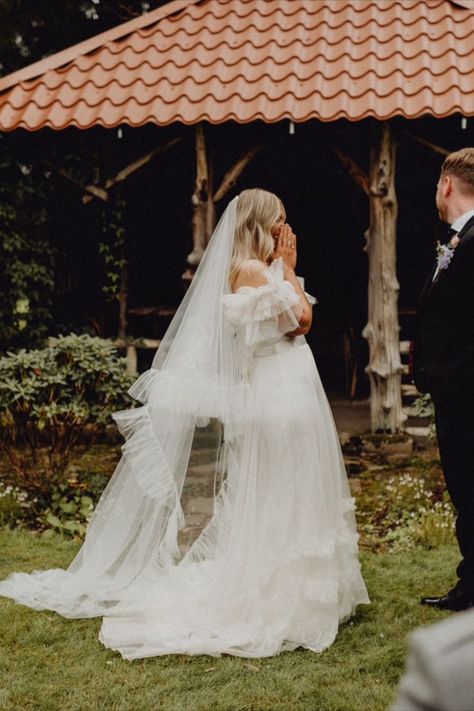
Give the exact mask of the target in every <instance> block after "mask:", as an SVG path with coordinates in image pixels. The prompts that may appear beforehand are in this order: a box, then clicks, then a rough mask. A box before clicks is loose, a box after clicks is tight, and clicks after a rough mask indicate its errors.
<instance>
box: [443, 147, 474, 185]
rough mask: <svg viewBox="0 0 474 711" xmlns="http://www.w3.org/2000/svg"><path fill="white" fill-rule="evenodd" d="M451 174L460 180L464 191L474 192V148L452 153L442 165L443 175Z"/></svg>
mask: <svg viewBox="0 0 474 711" xmlns="http://www.w3.org/2000/svg"><path fill="white" fill-rule="evenodd" d="M445 175H451V176H453V177H454V178H457V179H458V181H459V188H460V190H461V192H463V193H469V194H471V193H474V148H462V149H461V150H460V151H455V152H454V153H450V154H449V155H448V156H447V157H446V159H445V161H444V163H443V165H442V166H441V176H442V177H444V176H445Z"/></svg>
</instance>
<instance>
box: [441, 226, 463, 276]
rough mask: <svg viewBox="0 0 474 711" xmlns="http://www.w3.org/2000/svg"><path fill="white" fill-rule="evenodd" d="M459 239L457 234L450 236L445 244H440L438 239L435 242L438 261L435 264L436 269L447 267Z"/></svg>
mask: <svg viewBox="0 0 474 711" xmlns="http://www.w3.org/2000/svg"><path fill="white" fill-rule="evenodd" d="M459 242H460V240H459V237H458V236H457V235H454V236H453V237H451V239H450V240H449V242H448V243H447V244H441V243H440V242H439V241H438V242H437V243H436V253H437V255H438V261H437V264H436V271H439V270H440V269H447V268H448V267H449V264H450V262H451V259H452V258H453V255H454V250H455V249H456V247H457V246H458V244H459Z"/></svg>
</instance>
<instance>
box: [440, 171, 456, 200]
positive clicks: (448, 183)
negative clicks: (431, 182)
mask: <svg viewBox="0 0 474 711" xmlns="http://www.w3.org/2000/svg"><path fill="white" fill-rule="evenodd" d="M442 187H443V195H444V197H448V195H451V193H452V191H453V178H452V176H451V175H445V176H444V178H443V183H442Z"/></svg>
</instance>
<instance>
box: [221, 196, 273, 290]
mask: <svg viewBox="0 0 474 711" xmlns="http://www.w3.org/2000/svg"><path fill="white" fill-rule="evenodd" d="M285 218H286V214H285V209H284V207H283V204H282V202H281V200H280V198H278V197H277V196H276V195H274V194H273V193H270V192H268V190H261V189H260V188H252V189H250V190H243V191H242V192H241V193H240V195H239V200H238V202H237V214H236V223H235V233H234V247H233V251H232V259H231V265H230V274H229V279H230V283H231V284H233V283H234V281H235V279H236V277H237V275H238V273H239V269H240V267H241V265H242V263H243V262H244V261H246V260H247V259H258V260H260V261H261V262H266V263H268V262H269V261H270V257H271V256H272V254H273V248H274V244H273V238H272V235H271V229H272V227H273V226H274V225H275V224H276V223H277V222H278V221H279V220H280V219H283V220H285Z"/></svg>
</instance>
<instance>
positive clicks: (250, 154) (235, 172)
mask: <svg viewBox="0 0 474 711" xmlns="http://www.w3.org/2000/svg"><path fill="white" fill-rule="evenodd" d="M262 148H263V145H259V146H254V147H253V148H250V150H248V151H246V152H245V153H244V154H243V155H242V156H240V158H239V160H238V161H237V162H236V163H234V165H233V166H232V168H230V169H229V170H228V171H227V173H226V174H225V175H224V177H223V179H222V183H221V184H220V186H219V188H218V189H217V190H216V194H215V195H214V202H219V200H221V199H222V198H223V197H224V196H225V195H226V194H227V193H228V192H229V190H230V189H231V188H233V187H234V185H235V184H236V183H237V180H238V179H239V178H240V176H241V174H242V173H243V171H244V170H245V168H246V167H247V166H248V164H249V163H250V161H252V160H253V159H254V158H255V156H256V155H257V153H259V152H260V151H261V150H262Z"/></svg>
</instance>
